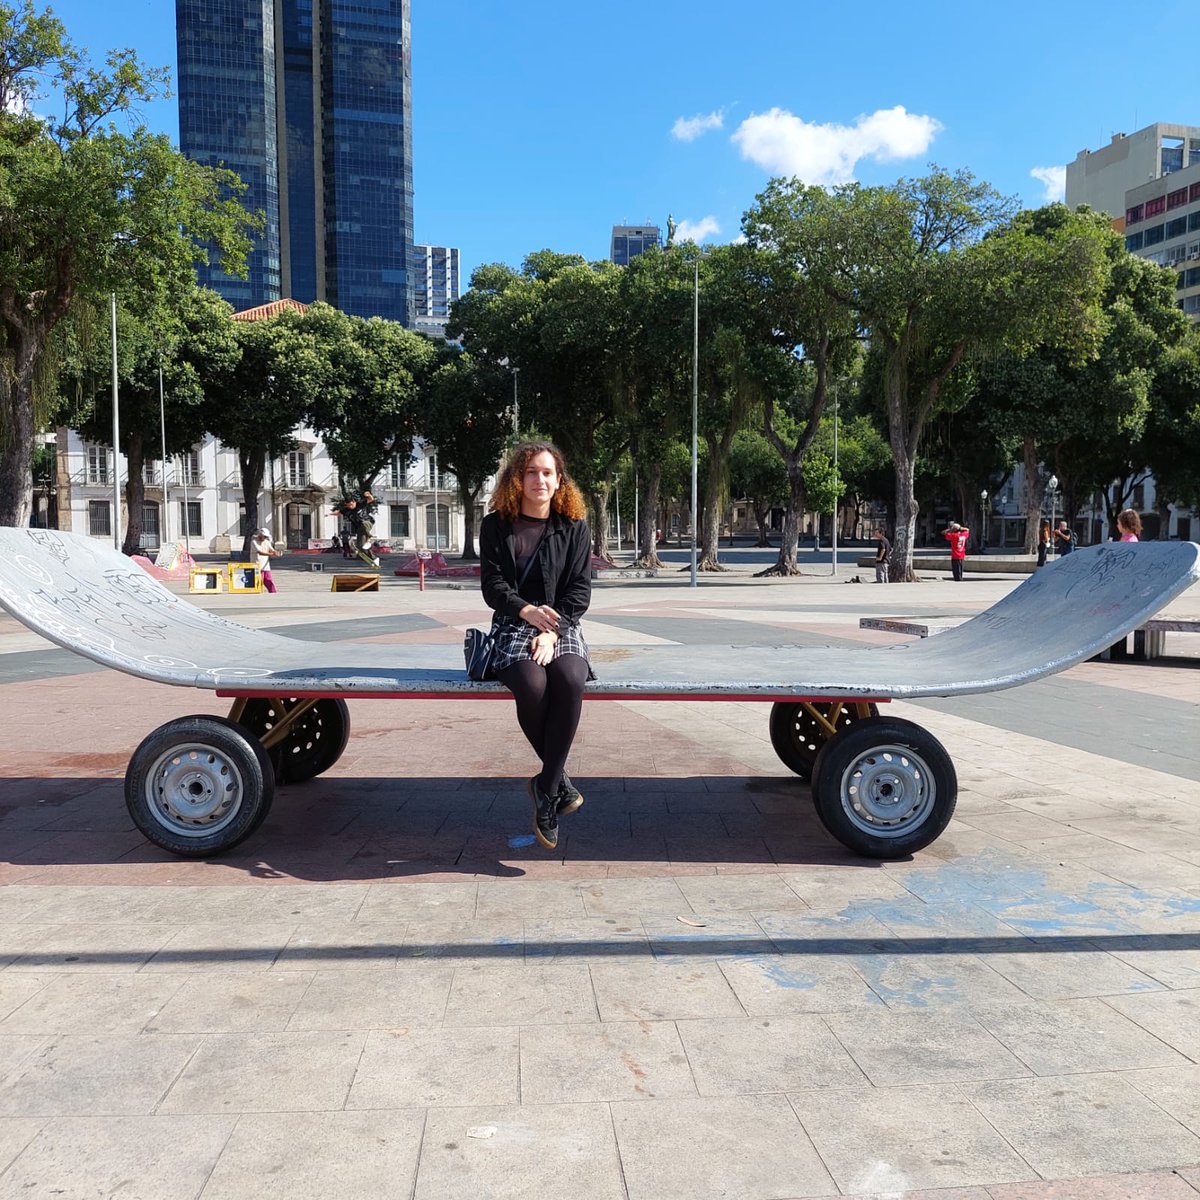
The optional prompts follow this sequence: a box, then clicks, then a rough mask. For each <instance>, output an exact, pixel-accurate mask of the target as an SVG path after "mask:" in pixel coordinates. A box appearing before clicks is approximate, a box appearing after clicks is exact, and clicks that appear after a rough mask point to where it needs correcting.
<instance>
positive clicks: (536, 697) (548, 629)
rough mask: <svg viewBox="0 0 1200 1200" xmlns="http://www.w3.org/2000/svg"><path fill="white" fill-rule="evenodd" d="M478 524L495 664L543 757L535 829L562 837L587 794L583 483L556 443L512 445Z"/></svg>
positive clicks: (588, 559)
mask: <svg viewBox="0 0 1200 1200" xmlns="http://www.w3.org/2000/svg"><path fill="white" fill-rule="evenodd" d="M491 507H492V511H491V512H490V513H488V515H487V516H486V517H484V519H483V521H482V523H481V524H480V527H479V557H480V568H481V569H480V582H481V584H482V587H483V598H484V600H485V601H486V602H487V605H488V607H489V608H491V609H492V610H493V611H494V613H495V616H494V617H493V619H492V633H493V635H494V637H495V652H494V656H493V660H492V661H493V665H494V667H495V669H496V673H497V675H498V677H499V679H500V682H501V683H503V684H504V686H505V687H506V688H508V689H509V691H511V692H512V694H513V696H514V697H515V699H516V702H517V721H518V723H519V724H520V726H521V732H522V733H524V734H525V737H526V738H527V739H528V740H529V744H530V745H531V746H532V747H533V750H534V753H535V754H536V755H537V756H538V758H539V759H540V760H541V763H542V769H541V772H540V773H539V774H537V775H534V776H533V778H532V779H530V780H529V784H528V789H529V796H530V799H531V800H532V801H533V832H534V834H535V835H536V837H537V839H538V841H539V842H541V844H542V845H543V846H545V847H546V848H547V849H551V850H552V849H553V848H554V847H555V846H557V845H558V818H559V817H560V816H562V815H564V814H565V813H569V812H574V811H575V810H576V809H577V808H578V807H579V806H580V805H581V804H582V803H583V796H582V795H581V794H580V793H579V789H578V788H576V787H575V786H574V785H573V784H572V783H571V780H570V779H569V778H568V776H567V773H566V769H565V768H566V765H567V755H568V754H569V753H570V750H571V743H572V742H573V741H574V740H575V731H576V730H577V729H578V728H579V717H580V713H581V711H582V708H583V685H584V684H585V683H586V682H587V680H588V679H592V678H595V676H594V675H593V674H592V668H591V663H590V662H589V660H588V648H587V643H586V642H585V641H584V640H583V633H582V631H581V630H580V628H579V621H580V618H581V617H582V616H583V614H584V613H585V612H587V610H588V605H589V604H590V603H591V598H592V575H591V568H592V539H591V534H590V533H589V532H588V527H587V522H586V520H584V513H585V511H586V510H585V508H584V503H583V497H582V496H581V495H580V493H579V489H578V488H577V487H576V486H575V484H574V483H572V482H571V479H570V477H569V476H568V474H567V469H566V464H565V462H564V461H563V456H562V452H561V451H560V450H559V449H558V448H557V447H556V446H553V445H551V444H550V443H549V442H523V443H521V445H519V446H517V447H516V449H515V450H513V452H512V454H511V456H510V457H509V460H508V462H507V464H506V465H505V467H504V469H503V470H502V471H501V473H500V478H499V480H498V481H497V483H496V489H495V491H494V492H493V493H492V505H491Z"/></svg>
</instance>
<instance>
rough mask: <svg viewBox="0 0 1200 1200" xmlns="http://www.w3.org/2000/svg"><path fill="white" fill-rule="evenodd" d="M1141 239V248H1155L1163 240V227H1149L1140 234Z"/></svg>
mask: <svg viewBox="0 0 1200 1200" xmlns="http://www.w3.org/2000/svg"><path fill="white" fill-rule="evenodd" d="M1142 239H1143V240H1142V245H1143V246H1157V245H1158V243H1159V242H1161V241H1162V240H1163V227H1162V226H1161V225H1151V226H1150V228H1149V229H1147V230H1146V231H1145V233H1143V234H1142Z"/></svg>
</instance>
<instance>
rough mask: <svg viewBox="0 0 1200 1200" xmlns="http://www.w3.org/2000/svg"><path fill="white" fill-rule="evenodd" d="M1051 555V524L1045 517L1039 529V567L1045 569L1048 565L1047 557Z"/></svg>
mask: <svg viewBox="0 0 1200 1200" xmlns="http://www.w3.org/2000/svg"><path fill="white" fill-rule="evenodd" d="M1049 553H1050V522H1049V521H1047V520H1046V519H1045V518H1044V517H1043V518H1042V523H1041V525H1040V526H1039V527H1038V547H1037V554H1038V561H1037V565H1038V566H1039V567H1044V566H1045V565H1046V555H1047V554H1049Z"/></svg>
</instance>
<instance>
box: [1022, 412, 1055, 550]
mask: <svg viewBox="0 0 1200 1200" xmlns="http://www.w3.org/2000/svg"><path fill="white" fill-rule="evenodd" d="M1021 461H1022V464H1023V465H1024V467H1025V491H1024V494H1023V496H1022V500H1023V502H1024V503H1023V505H1022V507H1023V508H1024V509H1025V549H1024V553H1026V554H1036V553H1037V541H1038V528H1039V527H1040V525H1041V521H1042V505H1043V504H1044V503H1045V501H1046V483H1045V480H1043V479H1042V473H1041V471H1039V470H1038V452H1037V442H1036V441H1035V440H1034V438H1033V435H1032V434H1028V433H1027V434H1025V435H1024V437H1022V438H1021ZM1053 525H1054V523H1053V520H1052V521H1051V534H1053Z"/></svg>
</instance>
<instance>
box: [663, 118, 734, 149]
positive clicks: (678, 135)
mask: <svg viewBox="0 0 1200 1200" xmlns="http://www.w3.org/2000/svg"><path fill="white" fill-rule="evenodd" d="M724 125H725V115H724V114H723V113H720V112H710V113H697V114H696V115H695V116H694V117H676V118H675V124H674V125H672V126H671V136H672V137H673V138H675V139H676V140H678V141H681V142H694V141H695V140H696V139H697V138H698V137H699V136H700V135H701V134H702V133H707V132H708V131H709V130H710V129H722V128H724Z"/></svg>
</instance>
